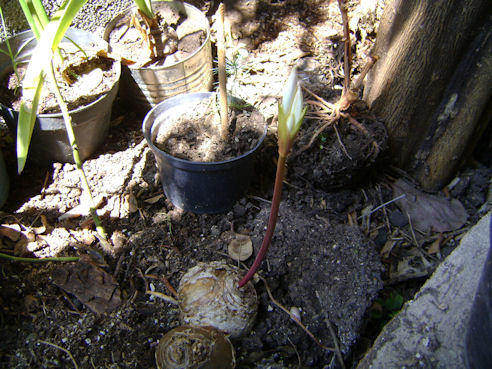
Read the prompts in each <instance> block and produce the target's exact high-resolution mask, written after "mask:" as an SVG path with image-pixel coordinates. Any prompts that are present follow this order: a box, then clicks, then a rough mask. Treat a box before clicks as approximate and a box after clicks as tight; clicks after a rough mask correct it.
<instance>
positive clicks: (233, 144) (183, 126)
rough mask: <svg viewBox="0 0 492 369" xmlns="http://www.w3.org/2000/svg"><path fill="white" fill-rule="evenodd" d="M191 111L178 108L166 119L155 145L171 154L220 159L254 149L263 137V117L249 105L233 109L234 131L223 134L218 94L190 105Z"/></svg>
mask: <svg viewBox="0 0 492 369" xmlns="http://www.w3.org/2000/svg"><path fill="white" fill-rule="evenodd" d="M187 108H188V109H187V111H185V112H181V111H179V110H178V109H174V111H173V112H172V113H170V114H169V115H166V117H163V118H162V121H164V120H165V122H166V124H159V128H158V132H157V135H156V139H155V145H156V146H157V147H158V148H159V149H160V150H162V151H164V152H167V153H168V154H170V155H172V156H174V157H177V158H180V159H185V160H190V161H197V162H217V161H223V160H228V159H232V158H235V157H238V156H240V155H242V154H245V153H246V152H248V151H250V150H252V149H253V148H254V147H255V146H256V145H257V143H258V140H259V139H260V138H261V137H262V134H263V132H264V128H265V125H264V124H265V123H264V118H263V116H262V115H261V114H260V113H259V112H258V111H255V110H253V109H252V107H250V106H248V105H245V104H244V105H234V106H233V107H232V109H229V123H230V127H231V132H232V133H231V134H230V136H229V139H228V140H227V141H224V140H223V139H222V136H221V130H220V127H221V122H220V114H219V112H218V105H217V101H216V95H211V97H210V98H207V99H205V100H202V101H200V102H198V103H196V105H193V106H188V107H187Z"/></svg>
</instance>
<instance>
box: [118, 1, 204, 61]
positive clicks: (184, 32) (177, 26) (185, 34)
mask: <svg viewBox="0 0 492 369" xmlns="http://www.w3.org/2000/svg"><path fill="white" fill-rule="evenodd" d="M153 10H154V13H155V14H156V16H157V22H158V29H159V30H160V31H161V33H160V34H159V36H160V37H158V39H157V40H156V42H155V49H156V54H157V57H151V56H150V50H149V48H148V47H147V45H146V43H145V41H144V39H143V37H142V33H141V32H140V31H139V30H137V28H135V27H134V26H132V25H131V22H132V16H133V12H132V11H129V12H128V14H127V15H125V16H124V17H122V18H121V19H120V20H119V21H118V23H117V24H116V26H115V27H114V28H113V30H112V31H111V33H110V35H109V44H110V45H111V48H112V49H113V51H114V52H115V53H116V54H118V55H120V56H121V57H123V58H124V59H126V62H127V64H128V65H130V66H131V67H132V68H138V67H161V66H167V65H171V64H174V63H176V62H178V61H180V60H183V59H185V58H187V57H188V56H190V55H191V54H192V53H193V52H195V51H196V50H198V49H199V48H200V46H201V45H202V44H203V42H204V41H205V40H206V38H207V32H206V31H205V30H203V29H202V28H201V25H200V24H197V23H196V22H194V21H193V19H191V18H189V17H188V18H187V17H185V16H183V15H182V14H181V13H179V12H178V11H176V10H175V9H174V8H172V7H169V6H168V5H167V4H166V3H165V2H163V3H162V4H159V3H156V4H153ZM134 19H135V21H136V22H141V25H142V26H143V24H144V23H143V22H142V21H141V17H140V15H137V16H136V17H135V18H134ZM129 25H130V26H129ZM154 37H156V35H155V34H154Z"/></svg>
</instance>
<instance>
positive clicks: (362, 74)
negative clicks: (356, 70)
mask: <svg viewBox="0 0 492 369" xmlns="http://www.w3.org/2000/svg"><path fill="white" fill-rule="evenodd" d="M378 59H379V56H377V55H369V56H368V57H367V58H366V64H365V65H364V67H363V68H362V71H361V72H360V74H359V76H358V77H357V80H356V81H355V83H354V86H353V87H352V89H353V90H355V91H357V90H359V89H360V88H361V87H362V82H363V81H364V78H366V75H367V73H369V71H370V70H371V68H372V67H373V66H374V63H376V62H377V61H378Z"/></svg>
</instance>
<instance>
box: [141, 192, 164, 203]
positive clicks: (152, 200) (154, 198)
mask: <svg viewBox="0 0 492 369" xmlns="http://www.w3.org/2000/svg"><path fill="white" fill-rule="evenodd" d="M163 197H164V194H160V195H157V196H153V197H151V198H149V199H145V200H144V202H146V203H147V204H155V203H156V202H157V201H159V200H160V199H162V198H163Z"/></svg>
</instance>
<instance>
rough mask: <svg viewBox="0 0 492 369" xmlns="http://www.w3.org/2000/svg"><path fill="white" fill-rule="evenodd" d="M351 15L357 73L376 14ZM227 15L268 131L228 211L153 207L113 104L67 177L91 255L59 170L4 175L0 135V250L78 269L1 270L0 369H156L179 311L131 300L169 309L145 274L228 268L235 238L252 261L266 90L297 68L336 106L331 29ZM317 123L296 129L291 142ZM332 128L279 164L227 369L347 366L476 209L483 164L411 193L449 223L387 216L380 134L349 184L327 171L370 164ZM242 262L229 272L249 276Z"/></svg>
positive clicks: (248, 89) (289, 12)
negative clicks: (107, 124)
mask: <svg viewBox="0 0 492 369" xmlns="http://www.w3.org/2000/svg"><path fill="white" fill-rule="evenodd" d="M364 3H365V2H364ZM350 4H351V6H350V12H349V16H350V17H351V19H352V23H351V25H352V28H353V29H354V30H355V32H354V41H355V38H357V40H358V44H357V45H358V46H356V47H354V51H355V53H354V55H355V59H356V60H355V62H354V67H355V69H356V70H357V68H358V66H359V65H360V62H361V60H362V59H363V57H364V50H368V48H369V47H370V44H371V42H373V40H374V37H375V35H376V32H375V29H376V28H375V27H376V26H377V19H378V17H379V16H380V7H379V6H378V2H377V1H374V2H373V7H372V8H371V7H369V8H367V9H366V8H364V7H363V6H361V5H360V4H358V3H357V2H350ZM197 5H199V6H200V7H201V8H202V9H203V10H204V11H205V12H207V16H211V15H212V14H213V13H214V11H215V9H213V8H210V3H209V2H202V3H199V4H197ZM379 5H381V4H379ZM240 8H241V9H240ZM229 9H230V11H229V12H228V18H229V19H230V20H231V21H233V22H235V23H234V24H236V26H235V27H234V26H233V35H234V36H236V37H238V38H239V39H240V41H241V42H243V43H244V46H242V45H238V47H239V48H241V47H243V49H242V51H241V53H240V57H238V56H237V54H234V55H236V59H234V60H236V67H235V69H234V73H233V75H234V76H235V77H236V78H234V79H232V81H231V86H230V88H231V90H233V93H234V94H235V95H236V96H238V97H242V98H244V99H246V100H247V101H248V102H250V103H252V104H254V105H255V107H257V108H258V109H259V110H260V111H261V113H262V114H263V115H264V116H265V118H266V119H267V122H268V124H269V127H268V136H267V138H266V140H265V142H264V145H263V147H262V150H261V152H260V153H259V156H258V158H257V159H258V160H257V165H256V171H255V173H252V175H254V179H253V183H252V185H251V187H250V189H249V191H248V193H247V194H246V196H244V197H243V198H242V199H241V200H239V201H238V202H237V203H236V204H235V205H234V207H233V208H232V209H231V210H230V211H228V212H227V213H222V214H216V215H195V214H192V213H189V212H184V211H182V210H180V209H177V208H175V207H174V206H173V205H172V204H171V203H170V202H169V201H168V200H167V199H166V198H165V196H164V195H163V192H162V187H161V184H160V180H159V177H158V170H157V168H156V165H155V159H154V157H153V154H152V153H151V152H150V150H149V148H148V147H147V146H146V144H145V141H144V139H143V135H142V132H141V122H142V117H141V116H137V115H136V114H135V113H133V111H132V109H131V106H128V105H124V104H122V103H121V102H120V101H117V102H116V103H115V106H114V110H113V120H112V126H111V130H110V135H109V137H108V140H107V142H106V144H105V145H104V146H103V147H101V149H100V150H99V152H98V153H97V154H96V155H94V157H93V158H92V159H89V160H87V161H86V162H85V163H84V170H85V171H86V173H87V176H88V180H89V183H90V186H91V189H92V191H93V195H94V197H95V199H96V202H97V203H98V207H99V214H100V216H101V218H102V221H103V225H104V227H105V229H106V231H107V233H108V235H109V237H110V239H111V243H112V245H111V246H109V247H108V246H104V244H103V243H101V242H100V241H99V240H98V238H97V237H96V232H95V230H94V225H93V223H92V221H91V218H90V217H89V216H87V210H86V209H85V208H84V206H83V203H84V201H83V200H81V197H80V195H81V190H80V186H79V178H78V174H77V171H76V168H75V166H74V165H72V164H59V163H55V164H52V165H49V166H47V167H46V168H41V167H36V166H33V165H29V164H28V165H27V167H26V169H25V171H24V172H23V173H22V175H20V176H18V175H16V174H15V172H16V170H15V157H14V144H13V142H12V139H11V137H10V135H9V134H8V132H7V131H6V130H5V129H2V130H1V133H2V138H1V141H0V142H1V143H2V148H3V151H4V155H5V156H6V159H7V165H8V169H9V174H10V177H11V192H10V196H9V199H8V202H7V204H6V205H5V206H4V208H3V209H2V212H1V213H0V224H1V225H2V226H1V228H0V252H2V253H4V254H9V255H16V256H21V257H36V258H42V257H52V256H80V257H81V259H80V260H79V261H78V262H56V263H55V262H42V263H21V262H12V261H8V260H3V259H2V261H1V262H0V269H1V279H0V305H1V310H0V327H1V330H0V342H1V345H0V367H1V368H69V367H76V366H78V367H79V368H149V367H155V363H154V351H155V347H156V346H157V343H158V340H159V339H160V337H161V336H162V335H163V334H164V333H166V332H167V331H169V330H170V329H171V328H173V327H176V326H178V325H180V322H179V310H178V308H177V307H176V306H175V305H173V304H171V303H169V302H166V301H164V300H162V299H160V298H158V297H156V296H155V294H149V293H146V291H154V292H162V293H165V294H168V295H169V294H171V292H169V290H168V289H167V287H166V283H165V282H164V279H163V278H162V277H165V278H167V280H169V282H170V283H171V285H173V286H174V287H177V286H178V284H179V280H180V278H181V276H182V275H183V274H184V273H185V272H186V270H187V269H189V268H190V267H192V266H194V265H196V264H197V263H198V262H200V261H212V260H223V261H226V262H228V263H231V264H237V262H236V261H234V260H233V259H231V258H230V257H229V255H228V243H229V242H230V241H231V231H232V232H234V233H239V234H243V235H248V236H249V237H250V238H251V240H252V242H253V246H254V254H256V252H257V251H258V248H259V245H260V243H261V240H262V237H263V235H264V232H265V227H266V223H267V218H268V214H269V207H270V200H271V198H272V190H273V180H274V176H275V164H276V158H277V153H276V138H275V137H276V109H277V101H278V98H279V97H280V94H281V91H282V88H283V84H284V83H285V80H286V78H287V76H288V74H289V72H290V68H291V66H292V65H293V64H297V65H298V67H299V72H300V75H301V77H302V81H303V83H304V84H305V85H306V86H308V87H309V89H310V90H311V91H314V92H315V93H317V94H319V95H320V96H322V97H323V98H325V99H327V100H330V99H331V100H330V101H331V102H334V101H336V99H337V97H339V96H340V92H341V90H340V84H341V82H342V79H341V76H342V74H341V63H340V61H341V56H342V51H343V44H342V42H341V35H342V28H341V25H340V22H339V19H340V16H339V13H338V9H337V6H336V3H335V2H332V4H328V3H327V2H315V1H314V2H313V1H310V2H297V1H277V2H265V1H253V2H250V1H241V2H238V3H237V5H236V6H231V7H230V8H229ZM378 14H379V15H378ZM248 17H250V18H248ZM234 55H232V56H234ZM320 124H321V122H319V121H316V120H313V119H307V120H306V121H305V123H304V126H303V128H302V130H301V132H300V136H299V145H300V144H301V143H302V142H304V141H303V139H306V138H307V139H309V138H310V137H311V135H312V132H313V127H315V126H319V125H320ZM343 124H344V122H343V121H341V122H339V125H340V126H339V127H340V129H339V130H338V133H339V134H340V140H339V139H338V138H337V137H336V132H335V130H334V129H333V128H330V129H327V130H326V131H325V132H324V133H323V135H320V137H319V138H318V139H317V140H316V141H315V144H314V145H313V146H312V147H311V148H310V149H309V150H306V151H304V152H303V153H302V154H300V155H295V154H296V150H297V149H298V148H299V146H297V147H294V152H293V154H294V155H293V157H292V159H291V161H289V163H288V168H287V176H286V179H285V182H284V187H283V191H284V192H283V195H282V204H281V207H280V213H279V220H278V224H277V228H276V231H275V235H274V237H273V240H272V244H271V247H270V250H269V253H268V256H267V260H266V261H265V262H264V263H263V265H262V268H261V272H260V275H261V277H262V278H263V280H264V281H266V283H265V282H264V281H263V280H259V281H257V282H256V283H255V288H256V291H257V293H258V296H259V300H260V305H259V310H258V316H257V319H256V322H255V324H254V326H253V329H252V331H251V332H250V333H249V334H247V335H245V336H244V337H241V338H239V339H236V340H233V345H234V347H235V350H236V358H237V367H238V368H337V367H341V364H340V361H339V358H338V357H339V356H343V359H344V362H345V365H346V367H354V366H355V365H356V364H357V362H358V360H359V358H360V355H362V354H363V352H364V351H365V350H366V349H367V348H368V346H369V345H370V344H371V342H372V340H373V339H374V338H375V336H376V335H377V333H378V332H379V331H380V329H381V327H382V326H383V325H384V324H385V323H386V322H387V321H388V319H390V318H391V316H392V315H393V314H394V313H395V312H396V311H398V309H399V308H400V307H401V303H402V302H403V301H404V300H408V299H410V298H412V296H413V294H414V293H415V292H416V290H417V289H418V288H419V286H420V285H421V284H422V283H423V282H424V281H425V279H426V277H428V276H429V275H430V274H431V273H432V271H433V270H434V269H435V267H436V266H437V265H438V264H439V262H440V261H442V260H443V259H444V257H445V256H446V255H447V254H449V252H451V251H452V249H453V248H454V247H455V246H456V245H457V243H458V242H459V239H460V237H461V235H462V234H463V232H465V231H466V230H467V229H468V227H469V226H471V225H473V224H474V223H475V222H476V221H477V220H478V219H479V218H480V216H481V215H483V214H484V212H485V211H487V210H488V208H487V194H488V186H489V181H490V174H491V169H490V165H489V164H490V163H488V164H487V163H486V164H487V165H484V164H482V163H480V162H479V161H473V162H468V163H467V165H466V166H465V167H464V168H463V169H462V171H461V172H460V173H459V174H458V176H457V177H456V179H455V180H454V181H453V182H452V183H451V184H450V185H449V186H448V187H447V188H446V191H444V192H442V193H439V194H435V195H432V196H424V194H422V193H420V192H418V191H417V192H411V193H412V196H416V198H419V199H420V200H419V203H422V204H428V203H432V202H434V201H436V202H439V203H440V204H441V206H440V207H441V208H446V209H447V208H450V209H452V210H453V213H452V214H453V216H451V217H450V219H448V221H446V222H443V221H442V220H439V221H437V220H434V223H431V222H432V221H433V219H434V218H436V219H437V218H439V217H438V216H437V215H436V216H435V217H434V215H435V214H433V215H432V216H426V217H425V218H426V219H423V220H424V221H423V222H417V219H420V220H422V218H423V217H422V215H421V214H419V213H418V212H419V211H420V210H419V209H418V207H417V210H415V209H414V208H412V209H409V208H406V207H405V205H404V204H403V203H402V202H401V201H400V200H402V199H403V198H402V197H401V191H402V188H404V190H403V191H406V192H405V193H410V191H414V190H415V189H414V187H413V186H410V187H405V186H403V187H402V186H400V185H401V182H396V180H397V179H402V178H403V179H404V178H405V175H404V173H402V172H400V171H399V170H397V169H394V168H391V167H390V166H389V165H388V164H387V161H386V159H387V158H386V157H385V152H384V139H383V138H384V134H382V135H377V136H378V137H381V141H380V146H381V152H380V153H379V155H378V158H377V160H376V159H375V158H372V157H370V158H369V160H360V164H361V165H360V166H359V167H360V170H361V171H362V172H358V171H356V170H355V169H352V168H350V169H347V170H344V168H346V167H347V165H345V164H343V163H344V162H346V163H351V162H352V161H354V160H350V159H348V156H350V157H353V158H355V157H356V155H357V154H360V153H361V152H362V154H361V156H360V157H361V158H368V157H369V155H367V152H368V151H367V142H361V140H362V141H363V139H364V136H363V135H360V132H358V131H357V130H356V129H354V128H353V127H347V126H344V125H343ZM367 126H368V127H373V126H372V125H371V123H367ZM374 127H376V128H375V131H378V129H379V128H377V127H380V126H379V125H378V124H377V123H375V126H374ZM378 132H379V131H378ZM357 137H358V138H359V140H358V139H356V138H357ZM340 141H341V142H342V143H343V145H344V147H342V145H341V144H340ZM347 153H348V154H349V155H347ZM364 153H366V154H364ZM478 154H481V153H480V152H478ZM482 154H483V153H482ZM328 155H332V157H333V158H334V159H332V160H335V159H336V158H338V160H339V163H340V164H339V166H338V167H337V166H335V165H332V166H329V163H332V161H330V162H329V163H328V162H326V156H328ZM479 157H486V156H483V155H477V158H479ZM367 164H369V165H370V166H369V167H367V166H366V165H367ZM338 172H340V175H337V173H338ZM347 173H349V174H348V175H347ZM327 177H328V178H330V180H329V181H327V180H326V178H327ZM395 183H397V184H399V185H398V186H397V185H395ZM419 196H421V197H419ZM450 198H454V199H456V200H459V205H457V204H456V203H455V202H451V201H450V200H449V199H450ZM465 212H466V213H465ZM407 214H408V215H407ZM426 220H429V221H428V222H426ZM430 227H432V228H430ZM437 227H439V228H437ZM435 229H439V232H436V231H434V230H435ZM252 259H253V257H251V258H249V259H248V260H246V261H245V262H244V263H245V264H246V265H247V266H249V265H251V263H252ZM269 291H270V292H271V294H272V296H271V297H273V298H274V299H275V300H273V299H272V298H271V297H270V296H269V293H268V292H269ZM284 309H285V310H284ZM286 311H287V312H290V314H291V315H294V316H298V318H299V320H300V321H301V322H302V324H303V325H304V327H305V329H306V330H308V331H309V333H307V331H306V330H304V329H303V328H302V327H301V326H300V325H299V324H297V323H296V322H294V320H293V319H292V318H291V316H290V315H289V314H287V312H286Z"/></svg>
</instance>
